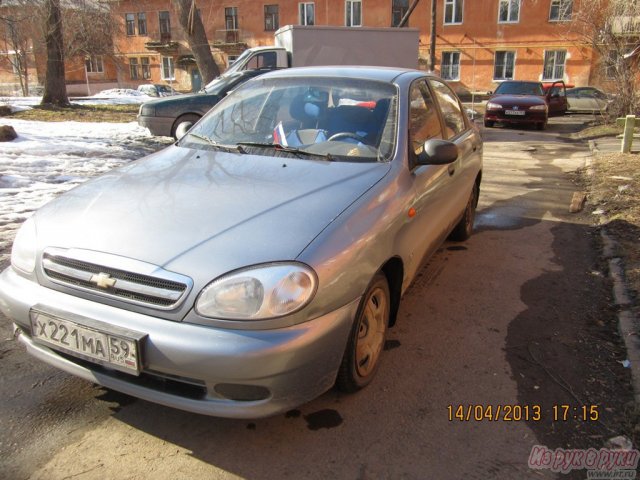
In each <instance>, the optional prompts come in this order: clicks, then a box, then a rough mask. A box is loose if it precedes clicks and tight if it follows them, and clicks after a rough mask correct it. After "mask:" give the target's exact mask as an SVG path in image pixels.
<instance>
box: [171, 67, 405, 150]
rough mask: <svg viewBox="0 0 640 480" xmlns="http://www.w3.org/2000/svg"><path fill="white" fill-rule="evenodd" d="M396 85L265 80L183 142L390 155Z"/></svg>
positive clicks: (229, 101) (225, 104)
mask: <svg viewBox="0 0 640 480" xmlns="http://www.w3.org/2000/svg"><path fill="white" fill-rule="evenodd" d="M397 95H398V94H397V88H396V87H395V86H394V85H392V84H390V83H384V82H378V81H370V80H362V79H354V78H343V77H294V78H267V79H264V78H262V77H260V78H258V79H256V80H254V81H252V82H248V83H246V84H244V85H243V86H242V87H240V88H238V90H236V91H235V92H234V93H233V94H232V95H230V96H228V97H226V98H225V99H224V100H223V101H222V102H220V103H219V104H218V105H217V106H216V107H214V108H213V109H212V110H211V111H210V112H209V114H207V116H205V117H204V118H203V119H202V121H200V123H198V125H197V126H196V127H194V128H193V129H192V130H191V131H190V132H189V134H188V135H186V136H185V137H184V138H183V139H182V140H181V143H180V144H181V145H184V146H189V147H192V148H225V149H229V148H236V147H237V148H236V151H240V152H243V153H252V154H259V155H272V156H283V155H284V156H291V155H292V156H296V157H299V158H303V157H312V158H316V157H323V158H325V159H327V160H341V161H356V162H375V161H386V160H388V159H389V158H390V157H391V155H392V153H393V151H394V148H395V141H396V140H395V139H396V124H397V120H396V119H397V112H396V110H397V108H396V107H397V104H398V102H397Z"/></svg>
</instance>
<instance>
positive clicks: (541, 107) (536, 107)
mask: <svg viewBox="0 0 640 480" xmlns="http://www.w3.org/2000/svg"><path fill="white" fill-rule="evenodd" d="M529 110H536V111H540V110H542V111H545V112H546V111H547V106H546V105H534V106H533V107H529Z"/></svg>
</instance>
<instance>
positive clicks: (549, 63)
mask: <svg viewBox="0 0 640 480" xmlns="http://www.w3.org/2000/svg"><path fill="white" fill-rule="evenodd" d="M566 59H567V51H566V50H549V51H546V52H544V70H543V72H542V79H543V80H562V79H563V78H564V63H565V60H566Z"/></svg>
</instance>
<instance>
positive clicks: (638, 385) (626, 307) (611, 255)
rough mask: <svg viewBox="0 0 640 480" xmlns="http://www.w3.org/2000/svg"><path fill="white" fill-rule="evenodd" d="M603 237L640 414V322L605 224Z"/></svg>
mask: <svg viewBox="0 0 640 480" xmlns="http://www.w3.org/2000/svg"><path fill="white" fill-rule="evenodd" d="M589 150H591V155H592V156H593V155H596V154H598V153H600V150H599V149H598V147H597V145H596V143H595V142H594V141H593V140H589ZM592 165H593V160H592V158H591V157H587V159H586V160H585V169H586V174H587V175H588V176H592V175H593V173H594V172H593V166H592ZM601 226H602V228H601V230H600V237H601V239H602V253H601V255H602V258H603V259H604V260H606V261H607V264H608V267H609V278H610V279H611V282H612V283H613V299H614V304H615V305H616V307H618V314H617V317H618V332H619V334H620V336H621V337H622V339H623V341H624V346H625V349H626V351H627V358H626V360H627V361H628V362H629V363H628V367H629V368H630V369H631V385H632V387H633V397H634V400H635V404H636V410H640V319H639V318H638V317H637V315H636V314H635V313H634V311H633V309H632V308H633V303H632V301H631V297H630V296H629V291H628V289H627V284H626V280H625V275H624V268H623V262H622V258H620V257H619V256H618V255H619V253H618V252H619V250H620V246H619V245H618V242H616V241H615V240H614V239H613V238H612V237H610V236H609V234H608V233H607V225H606V224H602V225H601Z"/></svg>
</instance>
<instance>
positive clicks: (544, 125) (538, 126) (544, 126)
mask: <svg viewBox="0 0 640 480" xmlns="http://www.w3.org/2000/svg"><path fill="white" fill-rule="evenodd" d="M546 127H547V124H546V123H536V129H537V130H544V129H545V128H546Z"/></svg>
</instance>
